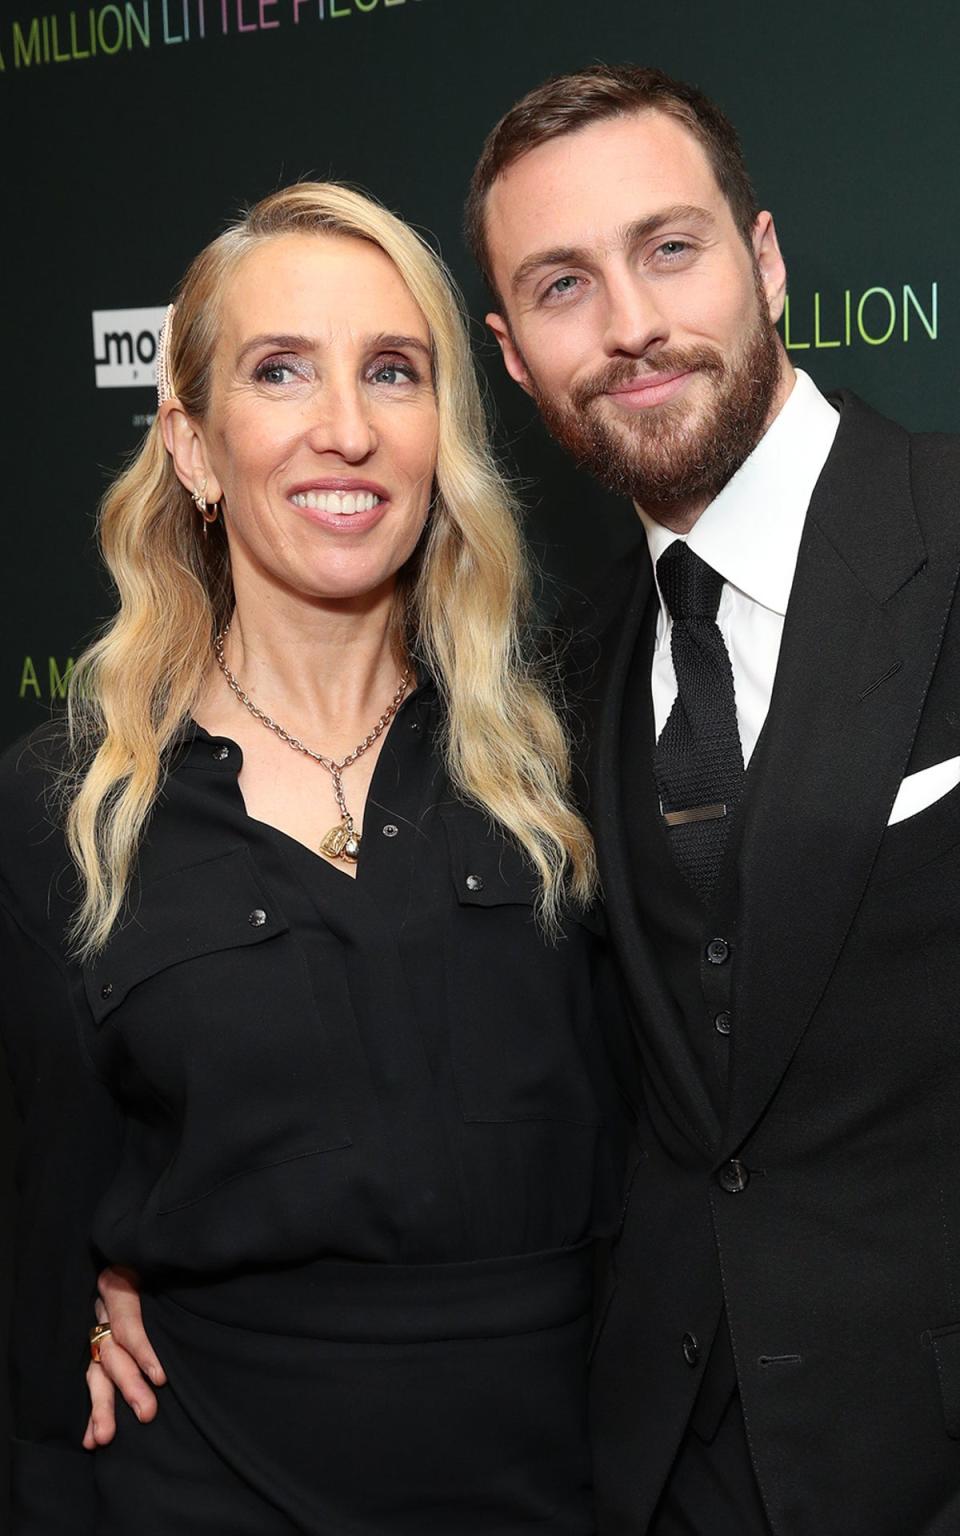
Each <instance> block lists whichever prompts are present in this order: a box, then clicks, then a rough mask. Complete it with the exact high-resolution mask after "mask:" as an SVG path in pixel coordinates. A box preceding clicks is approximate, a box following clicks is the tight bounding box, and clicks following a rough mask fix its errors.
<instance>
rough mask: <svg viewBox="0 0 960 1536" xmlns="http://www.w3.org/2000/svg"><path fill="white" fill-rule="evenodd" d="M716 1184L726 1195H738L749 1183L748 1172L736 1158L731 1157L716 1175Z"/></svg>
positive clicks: (743, 1164) (744, 1165)
mask: <svg viewBox="0 0 960 1536" xmlns="http://www.w3.org/2000/svg"><path fill="white" fill-rule="evenodd" d="M717 1183H718V1184H719V1185H720V1188H721V1189H725V1190H726V1192H727V1194H728V1195H740V1194H742V1193H743V1191H744V1190H745V1189H746V1187H747V1185H748V1184H749V1183H750V1170H749V1168H748V1167H747V1166H746V1164H745V1163H741V1161H740V1159H739V1158H738V1157H731V1159H730V1161H729V1163H724V1165H723V1167H722V1168H721V1169H720V1171H719V1173H718V1174H717Z"/></svg>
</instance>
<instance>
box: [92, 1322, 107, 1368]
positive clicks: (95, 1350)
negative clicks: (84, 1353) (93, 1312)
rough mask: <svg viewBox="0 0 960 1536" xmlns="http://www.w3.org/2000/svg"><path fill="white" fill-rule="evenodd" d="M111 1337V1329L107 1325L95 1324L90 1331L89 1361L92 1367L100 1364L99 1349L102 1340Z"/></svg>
mask: <svg viewBox="0 0 960 1536" xmlns="http://www.w3.org/2000/svg"><path fill="white" fill-rule="evenodd" d="M112 1335H113V1329H112V1328H111V1327H110V1324H109V1323H97V1325H96V1327H94V1328H91V1329H90V1359H91V1360H92V1361H93V1363H94V1365H99V1364H100V1348H101V1345H102V1344H103V1341H104V1339H109V1338H111V1337H112Z"/></svg>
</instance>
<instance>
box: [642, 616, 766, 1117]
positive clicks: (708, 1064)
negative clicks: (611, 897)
mask: <svg viewBox="0 0 960 1536" xmlns="http://www.w3.org/2000/svg"><path fill="white" fill-rule="evenodd" d="M657 611H658V609H657V600H656V595H655V593H653V594H651V598H650V602H649V603H648V605H647V613H646V615H645V617H644V621H643V626H642V629H641V632H640V635H639V636H638V643H637V646H636V648H635V650H634V656H633V662H632V664H631V668H630V677H629V681H628V685H627V692H626V708H625V710H624V716H623V742H622V756H621V761H622V762H623V764H624V774H623V781H622V784H623V788H622V794H623V813H624V814H623V824H624V827H625V829H626V836H627V840H628V848H629V853H630V859H631V863H632V865H633V868H634V870H635V872H636V878H635V881H634V891H635V895H636V901H637V907H638V912H639V916H640V919H641V921H642V923H643V926H644V928H645V929H646V931H647V933H648V934H649V935H650V937H651V941H652V944H653V947H654V950H655V952H656V954H657V958H658V960H659V963H660V966H661V969H662V972H663V975H664V978H665V980H666V982H667V986H668V988H669V991H670V994H671V996H672V998H673V1001H674V1004H675V1008H676V1018H675V1021H674V1022H675V1027H676V1028H677V1029H679V1030H682V1031H683V1033H684V1034H685V1035H686V1036H687V1039H688V1041H689V1043H690V1047H691V1050H692V1052H693V1055H694V1058H695V1060H696V1062H697V1063H698V1066H699V1068H700V1072H701V1076H702V1079H703V1082H704V1085H705V1087H706V1089H707V1092H708V1094H709V1095H710V1098H711V1101H712V1103H713V1105H714V1108H715V1109H716V1111H717V1114H718V1116H719V1118H720V1119H721V1121H722V1120H723V1119H724V1118H725V1114H726V1096H727V1080H728V1073H729V1060H730V1050H731V1042H732V1040H733V1038H734V1035H733V1031H734V1030H735V1028H736V1020H735V1015H734V1005H733V995H734V973H735V969H736V951H737V943H736V932H737V904H738V903H737V872H736V866H737V847H738V844H739V838H740V826H741V817H740V816H739V815H738V814H737V813H736V812H734V814H733V816H732V818H731V822H730V828H729V833H728V839H727V845H726V849H725V853H724V862H723V866H722V869H721V873H720V879H719V882H718V885H717V889H716V891H715V892H714V894H713V897H712V899H711V901H710V904H709V906H707V905H705V904H704V903H703V901H702V900H701V899H700V897H699V896H698V895H697V894H696V892H695V891H694V890H693V887H692V886H691V885H689V884H688V882H687V881H686V880H685V879H684V877H683V875H682V874H681V873H680V870H679V868H678V866H677V863H676V860H675V859H674V857H673V852H672V850H671V848H670V842H669V837H670V834H669V831H668V829H667V826H666V824H665V822H664V820H663V817H662V816H661V814H660V802H659V798H658V795H657V788H656V783H655V780H654V773H653V752H654V746H655V742H656V738H655V731H654V717H653V701H652V698H651V690H650V669H651V663H652V658H653V646H654V640H655V634H656V621H657ZM749 787H750V777H749V775H748V777H747V781H746V784H745V786H744V794H745V795H746V793H748V792H749ZM741 804H742V802H741Z"/></svg>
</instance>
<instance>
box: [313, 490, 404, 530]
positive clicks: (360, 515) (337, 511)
mask: <svg viewBox="0 0 960 1536" xmlns="http://www.w3.org/2000/svg"><path fill="white" fill-rule="evenodd" d="M288 500H289V502H290V504H291V506H292V507H294V508H295V510H296V511H297V512H299V513H301V515H302V516H303V517H305V518H307V519H308V520H309V521H310V522H313V523H319V524H321V525H322V526H323V527H325V528H334V529H337V530H338V531H342V532H345V533H346V532H353V533H363V532H365V530H366V529H368V528H372V527H374V526H375V524H376V523H378V522H379V521H380V519H381V518H382V517H383V515H384V513H385V512H386V510H387V507H388V506H389V503H390V498H389V497H388V496H387V494H386V492H385V491H384V490H383V489H382V487H377V488H376V489H374V488H373V487H372V486H369V485H367V484H364V483H357V482H352V483H351V482H344V483H342V484H338V485H316V486H314V485H311V486H303V487H300V488H298V489H297V490H295V491H291V492H290V495H289V497H288Z"/></svg>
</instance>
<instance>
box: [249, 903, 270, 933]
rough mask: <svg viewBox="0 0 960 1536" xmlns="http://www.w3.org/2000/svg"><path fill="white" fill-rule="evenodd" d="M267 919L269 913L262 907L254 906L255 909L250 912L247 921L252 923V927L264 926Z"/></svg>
mask: <svg viewBox="0 0 960 1536" xmlns="http://www.w3.org/2000/svg"><path fill="white" fill-rule="evenodd" d="M266 920H267V914H266V912H264V910H263V908H262V907H254V909H253V911H252V912H251V913H250V916H249V917H248V918H247V922H248V923H249V924H250V927H251V928H262V927H263V925H264V923H265V922H266Z"/></svg>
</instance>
